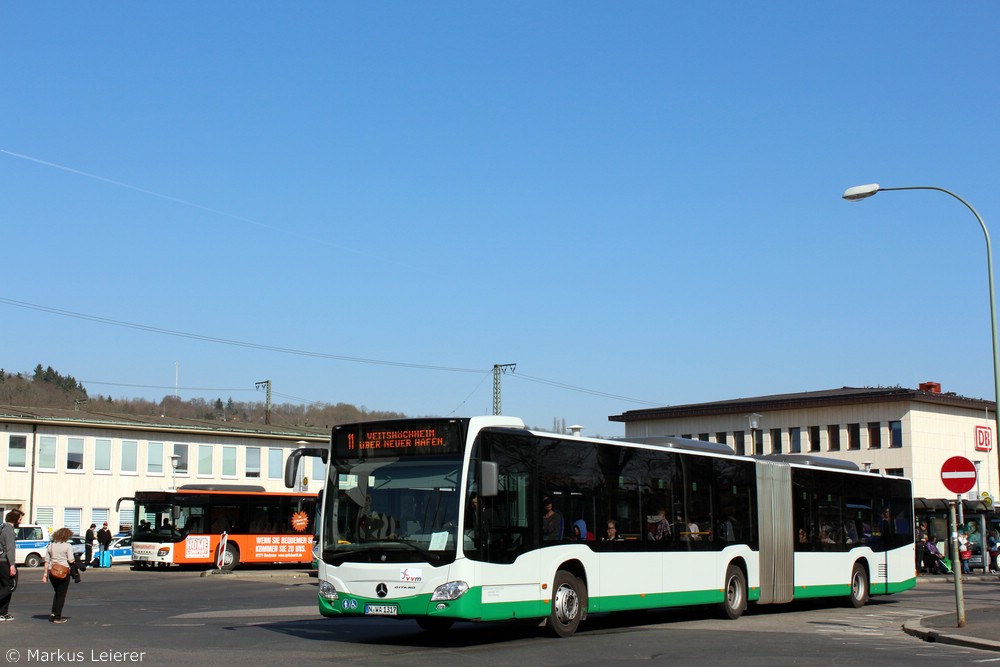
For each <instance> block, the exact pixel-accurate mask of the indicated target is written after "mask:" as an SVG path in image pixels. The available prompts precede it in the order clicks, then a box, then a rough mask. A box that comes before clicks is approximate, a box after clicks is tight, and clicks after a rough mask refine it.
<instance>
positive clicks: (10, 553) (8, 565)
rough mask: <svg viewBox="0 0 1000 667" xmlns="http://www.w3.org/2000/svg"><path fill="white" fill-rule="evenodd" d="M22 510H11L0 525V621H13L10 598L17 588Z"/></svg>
mask: <svg viewBox="0 0 1000 667" xmlns="http://www.w3.org/2000/svg"><path fill="white" fill-rule="evenodd" d="M23 516H24V512H22V511H21V510H11V511H9V512H7V516H5V517H4V522H3V525H0V552H2V555H0V621H13V620H14V617H13V616H11V615H10V614H9V613H8V612H9V611H10V599H11V597H13V595H14V589H15V588H17V566H16V565H15V563H16V562H17V527H18V525H19V524H20V523H21V517H23Z"/></svg>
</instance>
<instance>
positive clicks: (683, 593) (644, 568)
mask: <svg viewBox="0 0 1000 667" xmlns="http://www.w3.org/2000/svg"><path fill="white" fill-rule="evenodd" d="M305 455H322V456H323V458H324V459H326V458H327V456H329V461H330V465H329V466H328V477H327V480H326V487H325V489H324V494H323V502H322V512H321V514H322V516H321V518H320V521H321V530H320V531H319V532H320V543H319V549H318V550H319V554H320V558H319V573H318V576H319V611H320V613H321V614H322V615H323V616H328V617H341V616H381V617H392V618H398V619H415V620H416V621H417V623H418V624H419V625H420V626H421V627H422V628H424V629H427V630H445V629H447V628H449V627H450V626H451V625H452V624H453V623H454V622H455V621H501V620H510V619H539V620H545V622H546V625H547V626H548V628H549V629H550V630H551V631H552V632H553V633H555V634H556V635H558V636H563V637H565V636H569V635H572V634H573V633H574V632H575V631H576V630H577V627H578V626H579V624H580V623H581V622H582V621H584V620H585V619H586V618H587V615H588V614H596V613H604V612H616V611H625V610H637V609H652V608H662V607H673V606H680V605H706V604H709V605H717V607H718V609H719V611H720V612H721V613H722V614H723V615H724V616H726V617H728V618H733V619H735V618H738V617H739V616H740V615H741V614H742V613H743V611H744V610H745V609H746V607H747V604H748V603H756V604H776V603H782V602H789V601H792V600H798V599H803V598H817V597H840V598H843V599H844V601H845V602H847V603H849V604H851V605H853V606H854V607H861V606H863V605H864V604H865V603H866V602H867V601H868V597H869V596H870V595H881V594H889V593H895V592H898V591H903V590H906V589H909V588H912V587H914V586H915V584H916V572H915V563H914V543H913V497H912V490H911V485H910V482H909V480H907V479H904V478H899V477H885V476H882V475H879V474H872V473H867V472H862V471H859V470H858V469H857V467H856V466H854V465H853V464H845V463H844V462H842V461H835V460H832V459H817V458H815V457H810V456H804V455H786V456H784V457H781V456H779V457H777V458H775V457H746V456H735V455H734V454H733V452H732V450H731V449H730V448H728V447H726V446H725V445H722V444H718V443H710V442H702V441H695V440H687V439H682V438H675V437H656V438H645V439H638V440H635V441H626V440H600V439H591V438H584V437H578V436H569V435H562V434H554V433H546V432H539V431H532V430H529V429H527V428H525V426H524V424H523V422H522V421H520V420H519V419H515V418H511V417H473V418H467V419H451V418H436V419H407V420H391V421H378V422H366V423H357V424H346V425H342V426H337V427H335V428H334V429H333V433H332V437H331V441H330V445H329V450H327V449H325V448H323V449H317V448H304V449H300V450H296V452H294V453H293V455H292V456H290V457H289V461H288V464H287V467H286V471H285V473H286V474H285V479H286V483H292V482H294V478H295V471H296V467H297V461H298V459H299V458H300V457H301V456H305ZM848 468H850V469H848ZM612 528H616V530H615V531H612V530H611V529H612Z"/></svg>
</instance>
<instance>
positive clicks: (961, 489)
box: [941, 456, 976, 494]
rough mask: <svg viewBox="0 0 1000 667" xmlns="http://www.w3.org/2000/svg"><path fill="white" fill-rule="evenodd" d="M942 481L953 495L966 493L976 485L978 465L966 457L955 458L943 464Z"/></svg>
mask: <svg viewBox="0 0 1000 667" xmlns="http://www.w3.org/2000/svg"><path fill="white" fill-rule="evenodd" d="M941 481H942V482H944V486H945V488H946V489H948V490H949V491H951V492H952V493H958V494H961V493H966V492H968V491H971V490H972V487H974V486H975V485H976V465H975V464H974V463H973V462H972V461H970V460H969V459H967V458H965V457H964V456H953V457H951V458H950V459H948V460H947V461H945V462H944V463H943V464H941Z"/></svg>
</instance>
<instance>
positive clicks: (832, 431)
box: [826, 424, 840, 452]
mask: <svg viewBox="0 0 1000 667" xmlns="http://www.w3.org/2000/svg"><path fill="white" fill-rule="evenodd" d="M826 440H827V448H826V450H827V451H828V452H839V451H840V424H830V425H829V426H827V427H826Z"/></svg>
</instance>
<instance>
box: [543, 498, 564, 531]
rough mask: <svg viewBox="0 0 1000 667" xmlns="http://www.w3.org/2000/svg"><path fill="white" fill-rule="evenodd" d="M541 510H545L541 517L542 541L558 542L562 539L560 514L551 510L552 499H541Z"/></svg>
mask: <svg viewBox="0 0 1000 667" xmlns="http://www.w3.org/2000/svg"><path fill="white" fill-rule="evenodd" d="M542 508H543V509H544V510H545V513H544V514H543V515H542V540H543V541H545V542H558V541H559V540H561V539H562V537H563V518H562V514H560V513H559V512H557V511H556V510H554V509H553V508H552V499H551V498H549V497H548V496H545V497H544V498H542Z"/></svg>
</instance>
